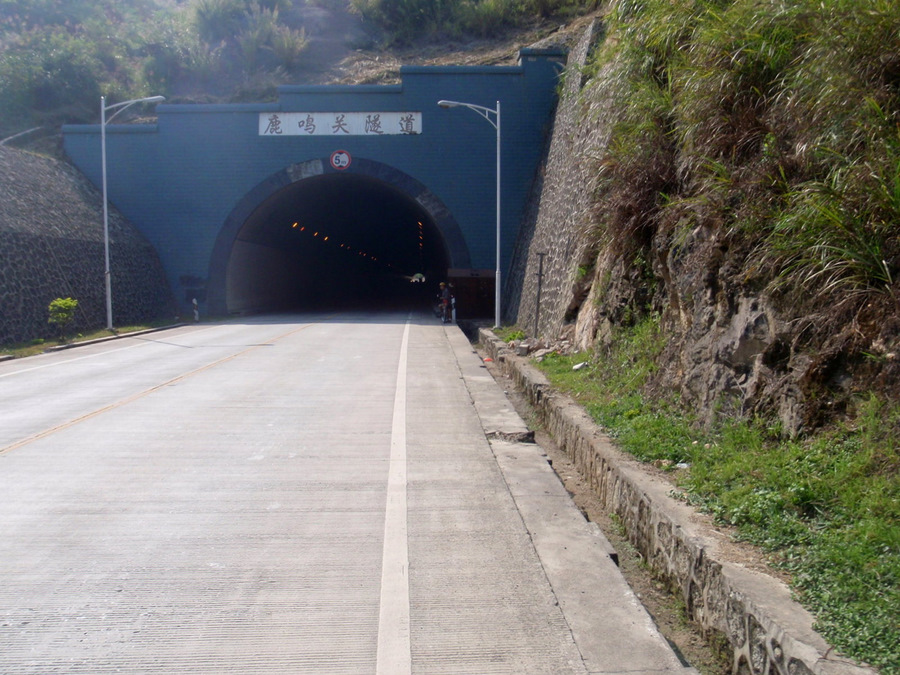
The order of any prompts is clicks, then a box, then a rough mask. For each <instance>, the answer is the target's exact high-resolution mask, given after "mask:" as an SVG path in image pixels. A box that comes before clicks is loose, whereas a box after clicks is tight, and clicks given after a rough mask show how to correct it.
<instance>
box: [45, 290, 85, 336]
mask: <svg viewBox="0 0 900 675" xmlns="http://www.w3.org/2000/svg"><path fill="white" fill-rule="evenodd" d="M77 308H78V301H77V300H74V299H73V298H56V300H53V301H52V302H51V303H50V305H49V306H48V307H47V311H48V312H49V314H50V317H49V318H48V319H47V322H48V323H51V324H53V325H54V326H56V328H57V330H59V335H60V338H63V339H64V338H65V333H66V328H68V327H69V324H71V323H72V321H74V319H75V310H76V309H77Z"/></svg>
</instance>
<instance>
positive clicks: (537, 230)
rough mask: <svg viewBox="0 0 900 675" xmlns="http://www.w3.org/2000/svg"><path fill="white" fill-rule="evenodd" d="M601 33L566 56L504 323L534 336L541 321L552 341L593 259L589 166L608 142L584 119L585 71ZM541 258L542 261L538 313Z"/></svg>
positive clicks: (541, 330)
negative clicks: (582, 272)
mask: <svg viewBox="0 0 900 675" xmlns="http://www.w3.org/2000/svg"><path fill="white" fill-rule="evenodd" d="M598 30H599V27H598V25H597V24H596V23H594V24H591V25H590V26H589V27H588V29H587V30H586V31H585V33H584V35H583V36H582V38H581V40H580V41H579V42H578V44H577V46H576V47H575V49H573V50H572V52H571V53H570V54H569V60H568V66H567V68H566V73H565V75H564V77H563V87H562V94H561V96H560V100H559V104H558V107H557V112H556V116H555V121H554V126H553V131H552V137H551V140H550V146H549V152H548V154H547V157H546V158H545V163H544V166H543V168H542V171H541V180H540V182H539V183H538V188H539V189H538V190H537V191H536V193H535V194H534V195H532V201H531V209H530V211H529V215H530V218H529V219H526V221H525V222H524V223H523V226H522V227H523V234H522V237H521V238H520V242H519V246H518V247H517V249H516V255H515V257H514V259H513V261H512V268H511V272H510V278H509V283H508V284H507V285H506V293H507V295H508V297H509V299H510V301H509V305H510V311H509V312H508V316H507V317H506V318H507V319H508V320H509V321H510V322H511V323H516V324H518V325H519V326H520V327H522V328H523V329H527V330H528V331H529V332H534V325H535V318H536V317H537V318H539V324H540V325H539V327H538V331H537V334H538V335H539V336H544V337H550V338H553V337H556V335H557V334H558V333H559V331H560V330H561V329H562V327H563V325H564V324H565V322H566V320H567V318H569V317H567V313H568V310H569V308H570V306H573V302H574V301H575V299H576V295H577V293H578V292H579V291H578V284H579V266H587V265H588V264H589V260H588V259H585V256H586V255H589V248H588V242H589V236H588V234H589V231H590V227H591V197H592V190H591V188H590V186H591V185H593V184H594V182H595V180H596V176H595V174H596V171H595V170H594V167H593V165H592V162H591V158H592V157H594V156H597V155H598V154H599V153H598V152H597V148H599V147H601V146H602V145H603V144H605V143H606V140H607V135H606V134H604V133H602V130H599V133H598V129H596V128H594V127H593V126H592V125H590V119H591V118H590V117H588V118H587V120H586V119H585V101H584V99H583V98H582V95H581V88H582V84H583V82H582V75H581V71H582V68H583V67H584V66H585V64H586V63H587V60H588V55H589V52H590V48H591V45H592V44H593V42H594V40H595V39H596V35H597V32H598ZM539 254H545V255H544V256H543V277H542V279H541V280H540V281H541V306H540V310H539V311H538V307H537V296H538V292H537V288H538V281H539V280H538V271H539V267H540V264H541V263H540V261H541V256H539ZM589 280H590V279H589V278H587V279H585V281H589ZM586 288H587V286H585V289H586Z"/></svg>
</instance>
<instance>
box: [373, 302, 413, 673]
mask: <svg viewBox="0 0 900 675" xmlns="http://www.w3.org/2000/svg"><path fill="white" fill-rule="evenodd" d="M408 347H409V321H408V320H407V322H406V327H405V328H404V330H403V342H402V343H401V345H400V363H399V365H398V366H397V389H396V393H395V394H394V417H393V423H392V426H391V459H390V472H389V475H388V487H387V507H386V509H385V518H384V553H383V557H382V562H381V610H380V612H379V617H378V657H377V663H376V669H375V673H376V675H407V674H408V673H410V672H411V671H412V654H411V650H410V627H409V546H408V542H407V527H406V526H407V521H406V518H407V512H406V480H407V476H406V367H407V352H408Z"/></svg>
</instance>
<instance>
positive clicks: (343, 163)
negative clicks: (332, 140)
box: [331, 150, 353, 170]
mask: <svg viewBox="0 0 900 675" xmlns="http://www.w3.org/2000/svg"><path fill="white" fill-rule="evenodd" d="M351 161H353V160H352V159H351V157H350V153H349V152H347V151H346V150H335V151H334V152H332V153H331V166H333V167H334V168H335V169H338V170H342V169H346V168H347V167H348V166H350V162H351Z"/></svg>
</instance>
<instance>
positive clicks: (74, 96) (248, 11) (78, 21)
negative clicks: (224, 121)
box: [0, 0, 596, 138]
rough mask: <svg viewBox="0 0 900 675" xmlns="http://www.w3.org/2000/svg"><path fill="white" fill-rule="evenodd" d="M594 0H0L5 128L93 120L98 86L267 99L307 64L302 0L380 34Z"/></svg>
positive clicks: (439, 28)
mask: <svg viewBox="0 0 900 675" xmlns="http://www.w3.org/2000/svg"><path fill="white" fill-rule="evenodd" d="M595 4H596V0H465V1H463V2H459V1H458V0H452V1H451V0H181V1H178V2H175V1H174V0H128V1H127V2H124V1H119V0H0V138H4V137H7V136H10V135H13V134H16V133H19V132H22V131H25V130H27V129H29V128H32V127H36V126H48V127H54V126H56V125H58V124H61V123H74V122H94V121H97V120H96V118H97V110H98V107H99V101H100V96H101V94H102V95H105V96H106V97H107V99H108V100H110V101H116V100H126V99H129V98H139V97H143V96H150V95H156V94H163V95H165V96H167V97H169V99H170V100H173V99H175V100H178V99H199V100H210V99H213V100H228V101H240V100H247V99H253V100H261V99H262V100H265V99H266V98H269V97H271V96H272V95H273V93H274V87H275V86H276V85H278V84H282V83H287V82H292V81H295V78H296V76H297V75H298V74H301V73H302V68H303V55H304V54H305V53H306V52H307V50H308V46H309V39H308V37H307V35H306V32H305V29H304V27H303V19H302V16H301V10H302V9H303V8H304V7H305V6H306V5H321V6H326V7H329V6H334V7H336V8H340V9H345V8H347V7H350V8H352V9H353V10H354V11H356V12H357V13H359V14H361V15H362V16H363V18H365V19H366V20H367V21H369V22H370V24H371V25H372V26H373V27H374V28H375V30H379V31H381V33H382V34H383V35H384V42H385V43H387V44H396V43H407V44H408V43H412V42H417V41H423V40H430V39H435V38H438V37H446V36H456V37H462V36H466V35H472V36H490V35H496V34H498V33H499V32H501V31H502V30H504V29H505V28H507V27H509V26H514V25H517V24H519V23H521V22H522V21H524V20H527V19H528V18H529V17H531V16H537V15H539V16H549V15H551V14H555V13H560V12H576V11H583V10H584V9H585V8H589V7H593V6H594V5H595Z"/></svg>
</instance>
